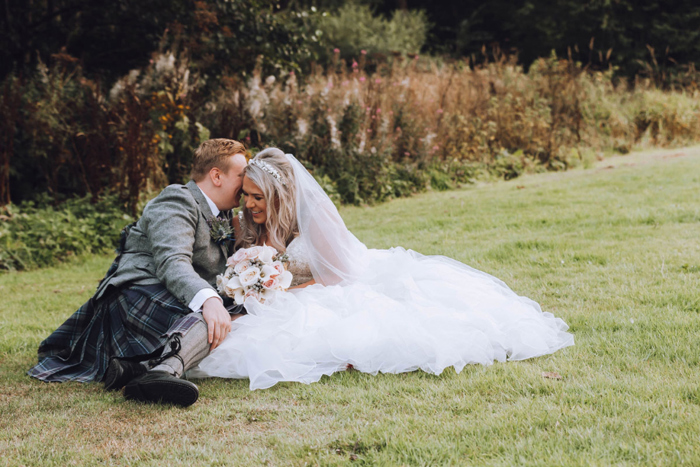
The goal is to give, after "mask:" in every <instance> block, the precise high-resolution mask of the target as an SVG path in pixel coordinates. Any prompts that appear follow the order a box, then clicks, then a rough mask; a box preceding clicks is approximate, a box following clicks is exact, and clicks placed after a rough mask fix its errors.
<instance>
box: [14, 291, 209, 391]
mask: <svg viewBox="0 0 700 467" xmlns="http://www.w3.org/2000/svg"><path fill="white" fill-rule="evenodd" d="M191 313H192V312H191V310H190V309H189V308H187V307H186V306H185V305H183V304H182V303H181V302H180V301H178V300H177V299H176V298H175V296H174V295H172V294H171V293H170V292H169V291H168V290H167V289H166V288H165V286H163V285H162V284H154V285H131V286H128V287H126V288H123V289H121V290H112V291H110V292H109V293H107V294H105V295H104V296H102V297H100V298H99V299H95V298H94V297H92V298H90V300H88V301H87V302H86V303H85V304H84V305H83V306H81V307H80V308H79V309H78V311H76V312H75V313H73V315H72V316H71V317H70V318H68V319H67V320H66V322H65V323H63V324H62V325H61V326H60V327H59V328H58V329H56V330H55V331H54V332H53V333H52V334H51V335H50V336H49V337H47V338H46V339H45V340H44V341H43V342H42V343H41V344H40V345H39V363H38V364H37V365H36V366H34V367H33V368H32V369H30V370H29V371H28V372H27V373H28V374H29V376H32V377H34V378H37V379H40V380H42V381H80V382H88V381H102V379H103V378H104V375H105V372H106V371H107V365H108V364H109V359H110V358H111V357H127V358H129V357H131V358H134V359H135V360H140V359H141V358H139V357H143V359H147V358H150V357H151V354H153V356H156V355H157V353H158V352H160V351H161V350H162V348H163V346H164V345H165V343H166V341H167V339H168V336H169V335H172V334H173V333H175V332H178V328H187V327H188V326H189V325H190V324H191V323H189V321H191V319H190V318H192V316H188V315H191ZM197 319H201V318H194V320H195V321H196V320H197Z"/></svg>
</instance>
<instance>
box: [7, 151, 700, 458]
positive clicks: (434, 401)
mask: <svg viewBox="0 0 700 467" xmlns="http://www.w3.org/2000/svg"><path fill="white" fill-rule="evenodd" d="M342 214H343V216H344V218H345V219H346V221H347V223H348V225H349V227H350V228H351V229H352V230H353V231H354V232H355V233H356V234H357V236H358V237H359V238H360V239H361V240H363V241H364V242H365V243H367V244H368V245H369V246H371V247H378V248H383V247H389V246H393V245H402V246H404V247H406V248H412V249H415V250H417V251H420V252H423V253H426V254H444V255H447V256H451V257H454V258H456V259H458V260H460V261H463V262H465V263H467V264H469V265H471V266H474V267H476V268H478V269H481V270H484V271H486V272H489V273H491V274H493V275H495V276H497V277H499V278H501V279H503V280H504V281H505V282H506V283H508V284H509V285H510V286H511V288H513V289H514V290H515V291H516V292H518V293H519V294H522V295H526V296H528V297H530V298H533V299H534V300H537V301H538V302H540V303H541V305H542V308H543V309H544V310H546V311H551V312H553V313H554V314H555V315H557V316H559V317H561V318H563V319H564V320H565V321H566V322H567V323H569V325H570V326H571V331H572V332H573V334H574V335H575V338H576V345H575V346H574V347H570V348H567V349H565V350H563V351H560V352H558V353H556V354H554V355H551V356H547V357H542V358H537V359H533V360H529V361H524V362H512V363H511V362H509V363H497V364H494V365H492V366H490V367H482V366H470V367H467V368H465V369H464V371H462V372H461V373H460V374H457V373H455V372H454V371H446V372H445V373H443V374H442V375H440V376H434V375H428V374H425V373H420V372H415V373H409V374H401V375H378V376H368V375H364V374H361V373H358V372H354V371H351V372H345V373H341V374H337V375H334V376H332V377H327V378H324V379H322V380H321V381H320V382H319V383H315V384H311V385H303V384H280V385H277V386H275V387H273V388H271V389H267V390H264V391H255V392H250V391H249V390H248V382H247V381H235V380H234V381H231V380H206V381H201V382H200V390H201V396H200V400H199V402H197V403H196V404H195V405H194V406H192V407H190V408H188V409H179V408H172V407H163V406H149V405H141V404H138V403H131V402H125V401H124V400H123V398H122V397H121V395H120V394H112V393H105V392H104V391H103V390H102V389H101V386H100V385H98V384H79V383H63V384H45V383H40V382H37V381H34V380H31V379H30V378H28V377H27V376H25V371H26V370H27V369H28V368H29V367H30V366H31V365H32V364H33V363H34V362H35V361H36V348H37V346H38V344H39V342H40V340H41V339H43V338H44V337H46V335H48V334H49V333H50V332H51V331H52V330H53V329H54V328H56V327H57V326H58V325H59V324H60V323H61V322H62V321H63V320H64V319H65V318H66V317H67V316H69V314H71V313H72V312H73V311H74V310H75V309H76V308H77V307H78V306H79V305H81V304H82V303H83V302H84V301H85V300H87V299H88V298H89V296H90V294H91V293H92V291H93V290H94V287H95V286H96V284H97V281H98V279H99V278H100V277H101V275H102V274H103V272H104V271H105V270H106V268H107V266H108V265H109V263H110V261H111V258H109V257H89V258H85V259H84V260H83V261H80V262H77V261H76V262H73V263H71V264H67V265H63V266H61V267H58V268H52V269H45V270H40V271H34V272H26V273H12V274H4V275H1V276H0V296H1V297H2V302H3V305H4V306H3V307H2V308H0V460H1V461H0V462H2V463H4V464H7V465H42V466H43V465H57V466H58V465H60V466H63V465H82V464H90V465H102V464H106V465H111V464H115V465H127V464H128V465H133V464H140V465H158V466H160V465H193V464H194V465H260V464H266V463H267V464H270V465H306V464H309V465H316V464H320V465H342V464H350V463H353V464H363V465H467V464H468V465H514V464H521V465H522V464H525V465H528V464H532V465H610V464H629V465H632V464H647V465H674V464H683V463H684V464H688V465H700V448H699V447H698V446H699V445H700V384H699V379H700V371H699V370H698V368H699V364H700V148H689V149H682V150H676V151H665V152H646V153H636V154H631V155H628V156H624V157H616V158H612V159H607V160H605V161H602V162H600V163H599V165H597V166H595V167H593V168H591V169H588V170H574V171H570V172H566V173H548V174H540V175H531V176H525V177H522V178H518V179H516V180H513V181H511V182H507V183H505V182H502V183H494V184H485V185H480V186H476V187H470V188H466V189H462V190H457V191H449V192H441V193H427V194H422V195H419V196H415V197H413V198H410V199H400V200H395V201H392V202H389V203H386V204H382V205H379V206H377V207H372V208H345V209H343V210H342ZM544 372H557V373H558V374H560V375H561V377H562V378H561V379H550V378H545V377H543V373H544Z"/></svg>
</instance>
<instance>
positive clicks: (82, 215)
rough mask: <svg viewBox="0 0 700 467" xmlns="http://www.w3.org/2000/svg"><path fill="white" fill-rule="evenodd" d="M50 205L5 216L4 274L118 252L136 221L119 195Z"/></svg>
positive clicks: (9, 210)
mask: <svg viewBox="0 0 700 467" xmlns="http://www.w3.org/2000/svg"><path fill="white" fill-rule="evenodd" d="M48 201H49V200H46V199H44V200H42V201H40V202H38V203H34V202H28V203H24V204H21V205H19V206H14V205H9V206H6V207H4V208H3V210H2V214H0V221H2V222H0V270H10V271H12V270H18V269H33V268H36V267H45V266H51V265H54V264H56V263H57V262H58V261H61V260H66V259H69V258H72V257H75V256H76V255H80V254H85V253H104V252H107V251H110V250H113V249H114V247H115V245H116V243H117V240H118V239H119V232H120V231H121V229H122V228H123V227H124V226H125V225H127V224H128V223H130V222H131V221H133V218H131V217H130V216H128V215H127V214H124V212H123V210H122V209H121V207H120V206H119V204H118V202H117V200H116V198H115V197H114V196H104V197H103V198H102V199H101V200H100V201H99V202H97V203H93V202H92V200H90V199H89V198H76V199H73V200H70V201H68V202H66V203H63V204H62V205H61V206H60V207H59V208H56V207H54V206H52V205H51V204H50V203H49V202H48Z"/></svg>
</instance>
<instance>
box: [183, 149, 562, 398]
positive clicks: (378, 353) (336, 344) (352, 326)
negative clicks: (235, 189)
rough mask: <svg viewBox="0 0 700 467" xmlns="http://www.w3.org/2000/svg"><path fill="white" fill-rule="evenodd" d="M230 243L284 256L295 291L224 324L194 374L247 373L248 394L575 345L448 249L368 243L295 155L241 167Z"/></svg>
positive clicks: (251, 304) (558, 326)
mask: <svg viewBox="0 0 700 467" xmlns="http://www.w3.org/2000/svg"><path fill="white" fill-rule="evenodd" d="M243 192H244V197H245V206H244V208H243V209H242V210H241V212H240V213H239V216H238V218H236V219H234V227H235V231H236V239H237V240H236V247H237V248H247V247H251V246H254V245H271V246H273V247H275V248H276V249H277V250H278V251H285V250H286V253H287V255H288V257H289V271H290V272H291V273H292V274H293V282H292V287H291V288H290V289H289V290H288V291H287V292H282V293H278V294H277V295H276V296H275V297H274V300H271V301H268V302H266V303H264V304H261V303H259V302H257V301H255V300H252V299H248V300H247V301H246V303H245V307H246V310H247V311H248V314H247V315H245V316H243V317H241V318H239V319H237V320H235V321H234V322H233V323H232V324H231V332H230V333H229V335H228V337H227V338H226V340H225V341H224V342H223V343H222V344H221V345H220V346H219V347H218V348H216V349H215V350H214V351H212V352H211V354H210V355H209V356H207V357H206V358H205V359H204V360H202V361H201V362H200V364H199V366H198V367H196V368H194V369H192V370H190V371H189V372H188V376H189V377H193V378H202V377H221V378H249V380H250V388H251V389H264V388H269V387H271V386H273V385H275V384H276V383H277V382H279V381H299V382H302V383H312V382H315V381H318V380H319V379H320V378H321V377H322V376H323V375H330V374H332V373H334V372H336V371H343V370H345V369H347V368H348V367H350V366H352V367H353V368H355V369H356V370H359V371H362V372H366V373H371V374H376V373H378V372H383V373H401V372H407V371H414V370H418V369H421V370H423V371H426V372H429V373H434V374H440V373H441V372H442V371H443V370H444V369H445V368H447V367H454V368H455V370H456V371H458V372H459V371H461V370H462V368H464V366H465V365H467V364H471V363H480V364H482V365H489V364H491V363H492V362H493V361H494V360H498V361H501V362H502V361H505V360H523V359H527V358H532V357H537V356H540V355H545V354H549V353H552V352H555V351H557V350H559V349H561V348H564V347H567V346H570V345H573V343H574V339H573V336H572V335H571V334H569V333H567V332H566V330H567V329H568V326H567V325H566V323H564V321H562V320H561V319H559V318H555V317H554V316H553V315H552V314H551V313H543V312H542V311H541V309H540V307H539V305H538V304H537V303H536V302H534V301H532V300H530V299H528V298H525V297H521V296H518V295H516V294H515V293H514V292H513V291H512V290H510V289H509V288H508V287H507V286H506V285H505V284H504V283H503V282H501V281H500V280H499V279H496V278H495V277H493V276H490V275H489V274H486V273H483V272H481V271H477V270H476V269H473V268H470V267H469V266H466V265H464V264H462V263H460V262H458V261H455V260H452V259H450V258H447V257H444V256H424V255H421V254H419V253H416V252H415V251H412V250H405V249H403V248H400V247H397V248H392V249H389V250H375V249H369V248H367V247H366V246H365V245H364V244H363V243H362V242H360V241H359V240H358V239H357V238H356V237H355V236H354V235H353V234H352V233H351V232H350V231H349V230H348V229H347V228H346V227H345V223H344V222H343V220H342V218H341V217H340V215H339V214H338V211H337V209H336V208H335V206H334V205H333V203H332V201H331V200H330V198H328V196H327V195H326V193H325V192H324V191H323V189H322V188H321V187H320V186H319V185H318V183H316V181H315V180H314V178H313V177H312V176H311V174H309V173H308V172H307V171H306V169H305V168H304V167H303V166H302V165H301V163H299V161H298V160H296V159H295V158H294V157H293V156H292V155H291V154H284V153H283V152H282V151H281V150H279V149H276V148H269V149H266V150H264V151H261V152H260V153H259V154H258V155H257V156H256V157H255V158H254V159H253V160H251V161H250V163H249V165H248V167H247V168H246V173H245V178H244V181H243Z"/></svg>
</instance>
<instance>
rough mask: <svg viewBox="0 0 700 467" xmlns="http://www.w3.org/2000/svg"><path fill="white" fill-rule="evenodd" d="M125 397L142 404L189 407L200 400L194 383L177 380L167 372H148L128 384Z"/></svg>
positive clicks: (125, 388)
mask: <svg viewBox="0 0 700 467" xmlns="http://www.w3.org/2000/svg"><path fill="white" fill-rule="evenodd" d="M124 397H125V398H127V399H131V400H137V401H141V402H157V403H161V404H174V405H179V406H181V407H188V406H190V405H192V404H194V403H195V402H197V399H198V398H199V389H197V385H195V384H194V383H190V382H189V381H187V380H184V379H180V378H176V377H174V376H173V375H171V374H170V373H168V372H165V371H152V370H151V371H147V372H146V373H145V374H143V375H141V376H138V377H136V378H134V379H132V380H131V381H129V382H128V383H127V385H126V386H125V387H124Z"/></svg>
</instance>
